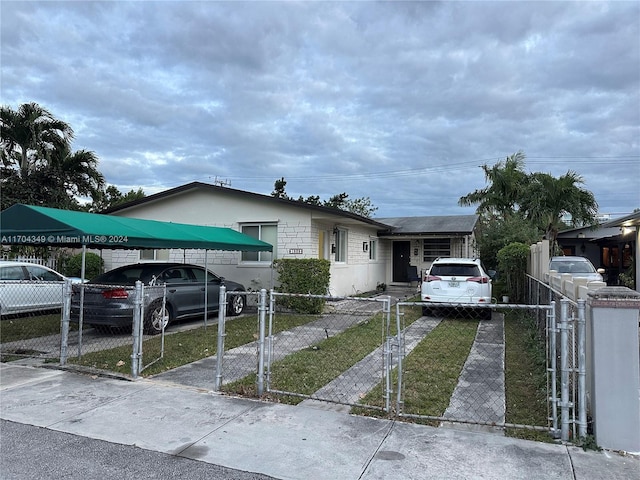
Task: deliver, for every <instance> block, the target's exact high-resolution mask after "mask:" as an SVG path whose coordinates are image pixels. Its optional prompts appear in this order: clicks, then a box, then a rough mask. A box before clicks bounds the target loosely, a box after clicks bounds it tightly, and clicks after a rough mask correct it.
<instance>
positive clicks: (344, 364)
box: [264, 292, 396, 411]
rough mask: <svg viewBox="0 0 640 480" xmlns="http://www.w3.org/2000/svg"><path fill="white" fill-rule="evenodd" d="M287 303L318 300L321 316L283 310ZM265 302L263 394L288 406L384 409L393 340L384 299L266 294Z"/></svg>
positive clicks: (387, 404) (387, 301)
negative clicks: (305, 405)
mask: <svg viewBox="0 0 640 480" xmlns="http://www.w3.org/2000/svg"><path fill="white" fill-rule="evenodd" d="M292 301H293V302H295V301H306V302H314V301H315V302H319V304H320V305H322V313H319V314H315V315H304V316H300V315H298V314H296V313H295V311H293V310H292V309H290V308H288V307H287V305H291V303H292ZM269 304H270V307H269V309H268V320H267V322H266V326H267V332H266V335H265V337H266V342H265V352H266V356H265V366H264V391H265V393H267V394H268V395H278V396H279V397H282V399H283V400H282V401H288V402H290V403H299V402H302V404H309V403H313V404H316V405H319V406H324V407H325V408H335V405H345V406H358V407H364V408H374V409H379V410H385V411H389V409H390V403H391V392H392V385H391V368H392V364H393V360H392V354H391V352H392V350H393V345H392V344H393V342H394V341H395V339H396V337H395V332H393V331H392V330H393V328H392V324H391V309H390V299H389V297H386V296H385V297H378V298H358V297H326V296H320V295H295V294H284V293H275V292H271V294H270V302H269ZM292 376H295V377H296V378H295V381H292V380H293V378H292ZM332 404H333V405H334V407H331V405H332Z"/></svg>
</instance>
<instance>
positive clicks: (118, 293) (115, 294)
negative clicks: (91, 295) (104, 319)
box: [102, 288, 129, 299]
mask: <svg viewBox="0 0 640 480" xmlns="http://www.w3.org/2000/svg"><path fill="white" fill-rule="evenodd" d="M102 296H103V297H104V298H109V299H112V298H129V294H128V293H127V291H126V290H125V289H124V288H116V289H113V290H105V291H104V292H102Z"/></svg>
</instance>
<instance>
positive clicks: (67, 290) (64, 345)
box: [60, 278, 72, 365]
mask: <svg viewBox="0 0 640 480" xmlns="http://www.w3.org/2000/svg"><path fill="white" fill-rule="evenodd" d="M71 288H72V287H71V280H70V279H68V278H67V279H66V280H65V282H64V286H63V290H62V298H63V302H62V328H61V337H62V338H61V339H60V342H61V343H60V365H66V364H67V356H68V352H67V350H68V348H69V320H70V318H71V293H72V291H71Z"/></svg>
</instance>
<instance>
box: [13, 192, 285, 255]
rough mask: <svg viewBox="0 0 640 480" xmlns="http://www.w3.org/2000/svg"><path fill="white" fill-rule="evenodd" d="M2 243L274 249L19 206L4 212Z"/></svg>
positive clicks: (217, 234)
mask: <svg viewBox="0 0 640 480" xmlns="http://www.w3.org/2000/svg"><path fill="white" fill-rule="evenodd" d="M0 229H1V233H2V235H1V240H2V244H7V245H37V246H45V245H53V246H59V247H62V246H67V247H79V246H82V245H86V246H87V247H95V248H202V249H207V250H236V251H248V252H260V251H271V250H272V249H273V247H272V246H271V245H270V244H268V243H266V242H262V241H260V240H257V239H255V238H253V237H250V236H249V235H245V234H243V233H240V232H237V231H235V230H232V229H230V228H220V227H206V226H202V225H187V224H184V223H172V222H159V221H156V220H140V219H137V218H127V217H118V216H115V215H100V214H97V213H86V212H75V211H71V210H59V209H57V208H48V207H35V206H31V205H22V204H16V205H12V206H11V207H9V208H7V209H6V210H4V211H2V212H0Z"/></svg>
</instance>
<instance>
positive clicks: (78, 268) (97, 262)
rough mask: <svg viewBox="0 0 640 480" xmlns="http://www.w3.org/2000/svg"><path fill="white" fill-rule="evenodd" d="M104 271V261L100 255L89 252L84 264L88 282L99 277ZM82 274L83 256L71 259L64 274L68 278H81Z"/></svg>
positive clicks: (65, 267)
mask: <svg viewBox="0 0 640 480" xmlns="http://www.w3.org/2000/svg"><path fill="white" fill-rule="evenodd" d="M103 271H104V261H103V260H102V258H101V257H100V255H96V254H95V253H91V252H87V254H86V257H85V264H84V274H85V277H86V278H87V279H88V280H91V279H92V278H94V277H97V276H98V275H100V274H101V273H102V272H103ZM81 272H82V254H81V253H78V254H77V255H74V256H72V257H71V258H69V259H68V260H67V261H66V262H65V264H64V271H63V272H62V273H64V274H65V275H66V276H67V277H79V276H80V274H81Z"/></svg>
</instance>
